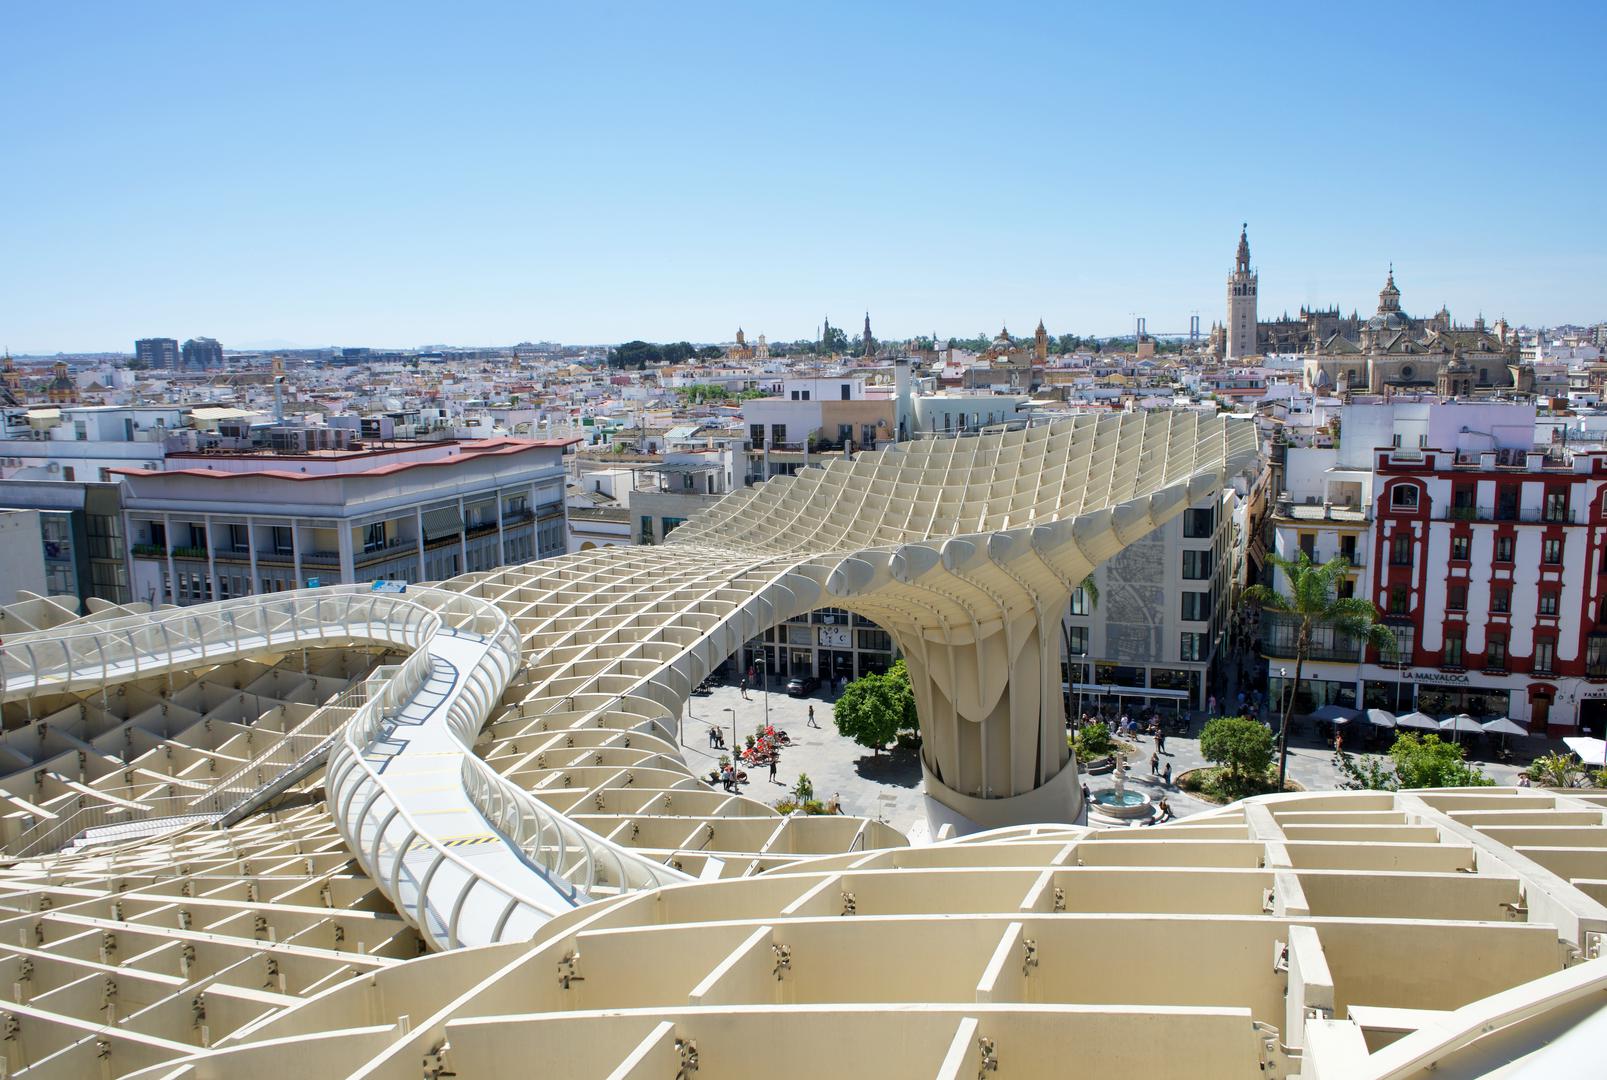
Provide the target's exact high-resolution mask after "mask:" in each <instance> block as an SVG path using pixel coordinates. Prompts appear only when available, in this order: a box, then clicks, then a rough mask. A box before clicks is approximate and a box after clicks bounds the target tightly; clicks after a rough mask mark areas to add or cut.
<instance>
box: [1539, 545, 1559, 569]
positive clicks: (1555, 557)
mask: <svg viewBox="0 0 1607 1080" xmlns="http://www.w3.org/2000/svg"><path fill="white" fill-rule="evenodd" d="M1540 561H1541V562H1543V563H1548V564H1550V565H1552V566H1555V565H1557V564H1558V563H1560V562H1562V541H1561V540H1542V541H1541V542H1540Z"/></svg>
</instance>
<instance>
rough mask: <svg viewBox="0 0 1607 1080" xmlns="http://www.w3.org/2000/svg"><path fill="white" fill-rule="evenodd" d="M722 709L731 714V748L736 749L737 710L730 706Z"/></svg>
mask: <svg viewBox="0 0 1607 1080" xmlns="http://www.w3.org/2000/svg"><path fill="white" fill-rule="evenodd" d="M721 711H723V712H728V713H730V714H731V749H732V750H733V751H735V749H736V745H737V711H736V710H735V709H730V708H727V709H724V710H721Z"/></svg>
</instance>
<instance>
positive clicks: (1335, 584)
mask: <svg viewBox="0 0 1607 1080" xmlns="http://www.w3.org/2000/svg"><path fill="white" fill-rule="evenodd" d="M1268 558H1269V559H1270V560H1271V562H1272V565H1273V566H1274V567H1275V568H1277V569H1279V570H1282V571H1283V573H1284V576H1285V577H1287V578H1288V579H1289V592H1288V594H1287V595H1285V594H1283V593H1280V592H1278V591H1277V590H1276V589H1274V588H1271V587H1269V586H1266V585H1252V586H1250V587H1249V588H1248V589H1246V590H1244V602H1245V603H1247V604H1252V605H1254V606H1256V607H1259V608H1260V609H1261V610H1263V611H1274V612H1279V613H1281V614H1284V615H1289V616H1292V617H1293V620H1294V622H1295V623H1296V626H1297V628H1298V629H1297V634H1296V636H1295V681H1294V682H1293V683H1292V684H1290V688H1289V701H1288V704H1286V705H1285V706H1284V707H1283V724H1282V726H1281V727H1280V728H1279V729H1278V787H1277V790H1278V791H1282V790H1283V781H1284V777H1285V775H1287V773H1288V770H1289V721H1290V719H1291V717H1292V716H1293V715H1294V711H1295V694H1296V692H1297V691H1298V690H1299V689H1300V675H1301V670H1302V669H1303V668H1304V667H1305V666H1306V656H1307V654H1308V653H1309V652H1310V651H1311V632H1312V630H1314V629H1315V628H1317V627H1319V626H1321V627H1328V628H1331V629H1333V630H1335V631H1337V632H1338V633H1339V634H1341V635H1343V636H1345V637H1348V638H1350V639H1352V640H1354V641H1357V642H1360V643H1362V644H1364V645H1371V646H1372V647H1373V648H1375V649H1377V650H1378V651H1379V652H1382V653H1388V654H1393V653H1394V652H1395V635H1394V634H1393V633H1392V632H1391V631H1390V629H1389V627H1387V626H1385V625H1384V624H1383V623H1381V622H1379V621H1378V608H1376V607H1374V606H1373V602H1372V601H1371V600H1365V599H1363V598H1362V597H1359V596H1348V597H1341V596H1340V595H1339V583H1340V582H1342V581H1344V580H1345V575H1346V574H1347V573H1348V572H1349V571H1350V560H1349V559H1347V558H1345V557H1344V556H1343V555H1337V556H1335V557H1334V558H1332V559H1329V560H1328V561H1327V562H1325V563H1322V564H1320V565H1319V564H1316V563H1313V562H1312V561H1311V556H1310V555H1307V554H1306V553H1305V552H1304V551H1302V552H1301V553H1300V557H1299V558H1298V559H1285V558H1283V557H1282V556H1280V555H1269V556H1268Z"/></svg>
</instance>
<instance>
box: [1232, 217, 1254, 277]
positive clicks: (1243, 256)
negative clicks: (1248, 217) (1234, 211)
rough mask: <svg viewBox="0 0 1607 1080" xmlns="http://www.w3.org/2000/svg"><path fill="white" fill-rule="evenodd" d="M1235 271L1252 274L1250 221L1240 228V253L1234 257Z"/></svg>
mask: <svg viewBox="0 0 1607 1080" xmlns="http://www.w3.org/2000/svg"><path fill="white" fill-rule="evenodd" d="M1233 269H1235V270H1237V271H1238V272H1239V273H1241V274H1248V273H1249V272H1250V223H1249V222H1248V221H1246V222H1245V223H1244V224H1243V225H1242V226H1240V228H1239V251H1238V254H1237V255H1236V256H1234V259H1233Z"/></svg>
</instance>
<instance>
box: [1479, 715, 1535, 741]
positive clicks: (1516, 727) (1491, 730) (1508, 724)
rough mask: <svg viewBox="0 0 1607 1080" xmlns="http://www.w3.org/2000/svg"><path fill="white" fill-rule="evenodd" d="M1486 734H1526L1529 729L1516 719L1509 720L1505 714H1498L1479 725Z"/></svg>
mask: <svg viewBox="0 0 1607 1080" xmlns="http://www.w3.org/2000/svg"><path fill="white" fill-rule="evenodd" d="M1479 726H1480V727H1482V728H1483V729H1484V733H1485V734H1486V735H1503V736H1504V735H1527V734H1529V729H1528V728H1526V727H1524V726H1523V725H1522V724H1520V723H1518V722H1517V721H1516V720H1509V719H1507V718H1506V717H1505V716H1498V717H1496V718H1495V719H1494V720H1486V721H1485V722H1484V723H1482V724H1480V725H1479Z"/></svg>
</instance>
